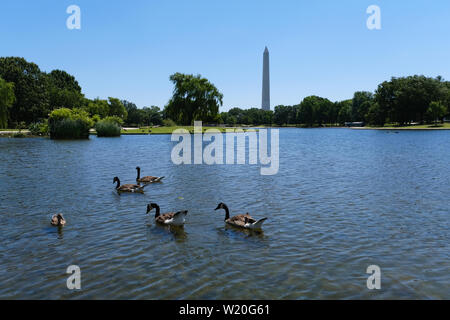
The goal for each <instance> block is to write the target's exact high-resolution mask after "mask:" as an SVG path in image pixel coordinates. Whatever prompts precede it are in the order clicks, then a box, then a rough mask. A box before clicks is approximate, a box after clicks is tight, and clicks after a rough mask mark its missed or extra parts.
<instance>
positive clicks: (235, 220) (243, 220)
mask: <svg viewBox="0 0 450 320" xmlns="http://www.w3.org/2000/svg"><path fill="white" fill-rule="evenodd" d="M219 209H224V210H225V223H227V224H229V225H232V226H235V227H238V228H244V229H251V230H261V227H262V224H263V223H264V221H266V220H267V218H262V219H260V220H255V219H253V218H252V217H251V216H250V215H249V214H248V213H246V214H238V215H235V216H233V217H230V211H229V209H228V207H227V205H226V204H225V203H222V202H221V203H219V205H218V206H217V208H216V209H215V210H219Z"/></svg>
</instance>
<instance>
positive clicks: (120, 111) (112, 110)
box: [108, 97, 128, 121]
mask: <svg viewBox="0 0 450 320" xmlns="http://www.w3.org/2000/svg"><path fill="white" fill-rule="evenodd" d="M108 101H109V114H108V115H109V116H117V117H119V118H122V119H123V120H124V121H125V120H126V119H127V116H128V112H127V110H126V109H125V106H124V105H123V104H122V102H121V101H120V100H119V99H117V98H112V97H109V98H108Z"/></svg>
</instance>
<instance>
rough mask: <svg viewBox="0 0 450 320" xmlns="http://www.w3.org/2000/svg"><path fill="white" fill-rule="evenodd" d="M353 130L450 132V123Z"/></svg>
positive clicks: (358, 128) (357, 128) (356, 128)
mask: <svg viewBox="0 0 450 320" xmlns="http://www.w3.org/2000/svg"><path fill="white" fill-rule="evenodd" d="M351 129H355V130H450V123H444V124H439V125H437V126H435V125H429V124H422V125H412V126H401V127H400V126H384V127H351Z"/></svg>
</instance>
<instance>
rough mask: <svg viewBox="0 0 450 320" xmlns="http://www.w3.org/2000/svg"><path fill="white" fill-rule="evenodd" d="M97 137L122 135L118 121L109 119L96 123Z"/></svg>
mask: <svg viewBox="0 0 450 320" xmlns="http://www.w3.org/2000/svg"><path fill="white" fill-rule="evenodd" d="M95 131H97V137H118V136H120V127H119V126H118V125H117V123H115V122H113V121H109V120H100V121H99V122H97V124H96V125H95Z"/></svg>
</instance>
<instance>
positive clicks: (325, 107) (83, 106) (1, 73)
mask: <svg viewBox="0 0 450 320" xmlns="http://www.w3.org/2000/svg"><path fill="white" fill-rule="evenodd" d="M170 81H171V82H172V83H173V85H174V90H173V95H172V98H171V99H170V100H169V102H168V103H167V105H166V106H165V107H164V109H163V110H161V109H160V108H159V107H157V106H150V107H144V108H142V109H140V108H138V107H137V106H136V105H135V104H134V103H132V102H129V101H126V100H120V99H118V98H113V97H109V98H108V99H100V98H96V99H88V98H86V97H85V96H84V95H83V93H82V90H81V87H80V85H79V84H78V82H77V81H76V79H75V77H73V76H72V75H70V74H68V73H67V72H65V71H62V70H53V71H51V72H50V73H46V72H43V71H41V70H40V69H39V67H38V66H37V65H36V64H35V63H32V62H28V61H26V60H25V59H24V58H19V57H4V58H0V128H7V127H8V128H16V127H23V126H33V125H35V124H36V123H41V122H45V121H47V120H48V119H49V116H50V115H51V113H52V112H53V111H55V110H59V109H63V108H64V109H69V110H72V113H70V112H68V111H67V110H65V111H62V112H60V113H57V115H55V117H56V118H58V117H60V115H62V114H63V115H67V116H69V115H71V117H72V118H73V119H78V118H79V117H82V118H83V117H85V116H86V117H89V121H92V124H94V125H95V124H96V123H97V122H99V121H101V120H108V121H113V122H115V123H117V124H118V125H129V126H151V125H163V124H170V125H173V124H179V125H190V124H192V122H193V121H194V120H202V121H203V122H206V123H213V124H227V125H279V126H282V125H301V126H305V127H314V126H324V125H331V126H338V125H344V124H345V123H346V122H364V123H366V124H369V125H377V126H383V125H384V124H385V123H396V124H398V125H406V124H410V123H413V122H417V123H431V122H437V121H442V120H443V118H444V117H445V116H448V115H449V113H450V82H448V81H444V79H442V77H436V78H430V77H425V76H418V75H415V76H410V77H402V78H395V77H394V78H392V79H391V80H389V81H385V82H383V83H381V84H380V85H378V88H377V89H376V90H375V92H373V93H372V92H366V91H359V92H355V93H354V95H353V97H352V98H351V99H348V100H343V101H335V102H333V101H330V100H329V99H327V98H324V97H318V96H309V97H306V98H304V99H303V100H302V101H301V102H300V103H299V104H297V105H290V106H289V105H278V106H276V107H275V108H274V110H273V111H271V110H269V111H265V110H261V109H259V108H249V109H242V108H237V107H235V108H231V109H230V110H229V111H227V112H219V109H220V107H221V106H222V104H223V95H222V93H220V91H219V90H218V89H217V88H216V87H215V86H214V85H213V84H212V83H210V82H209V81H208V80H207V79H206V78H203V77H201V76H200V75H189V74H181V73H175V74H173V75H171V76H170ZM86 121H87V120H86ZM88 123H90V122H86V124H88Z"/></svg>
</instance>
